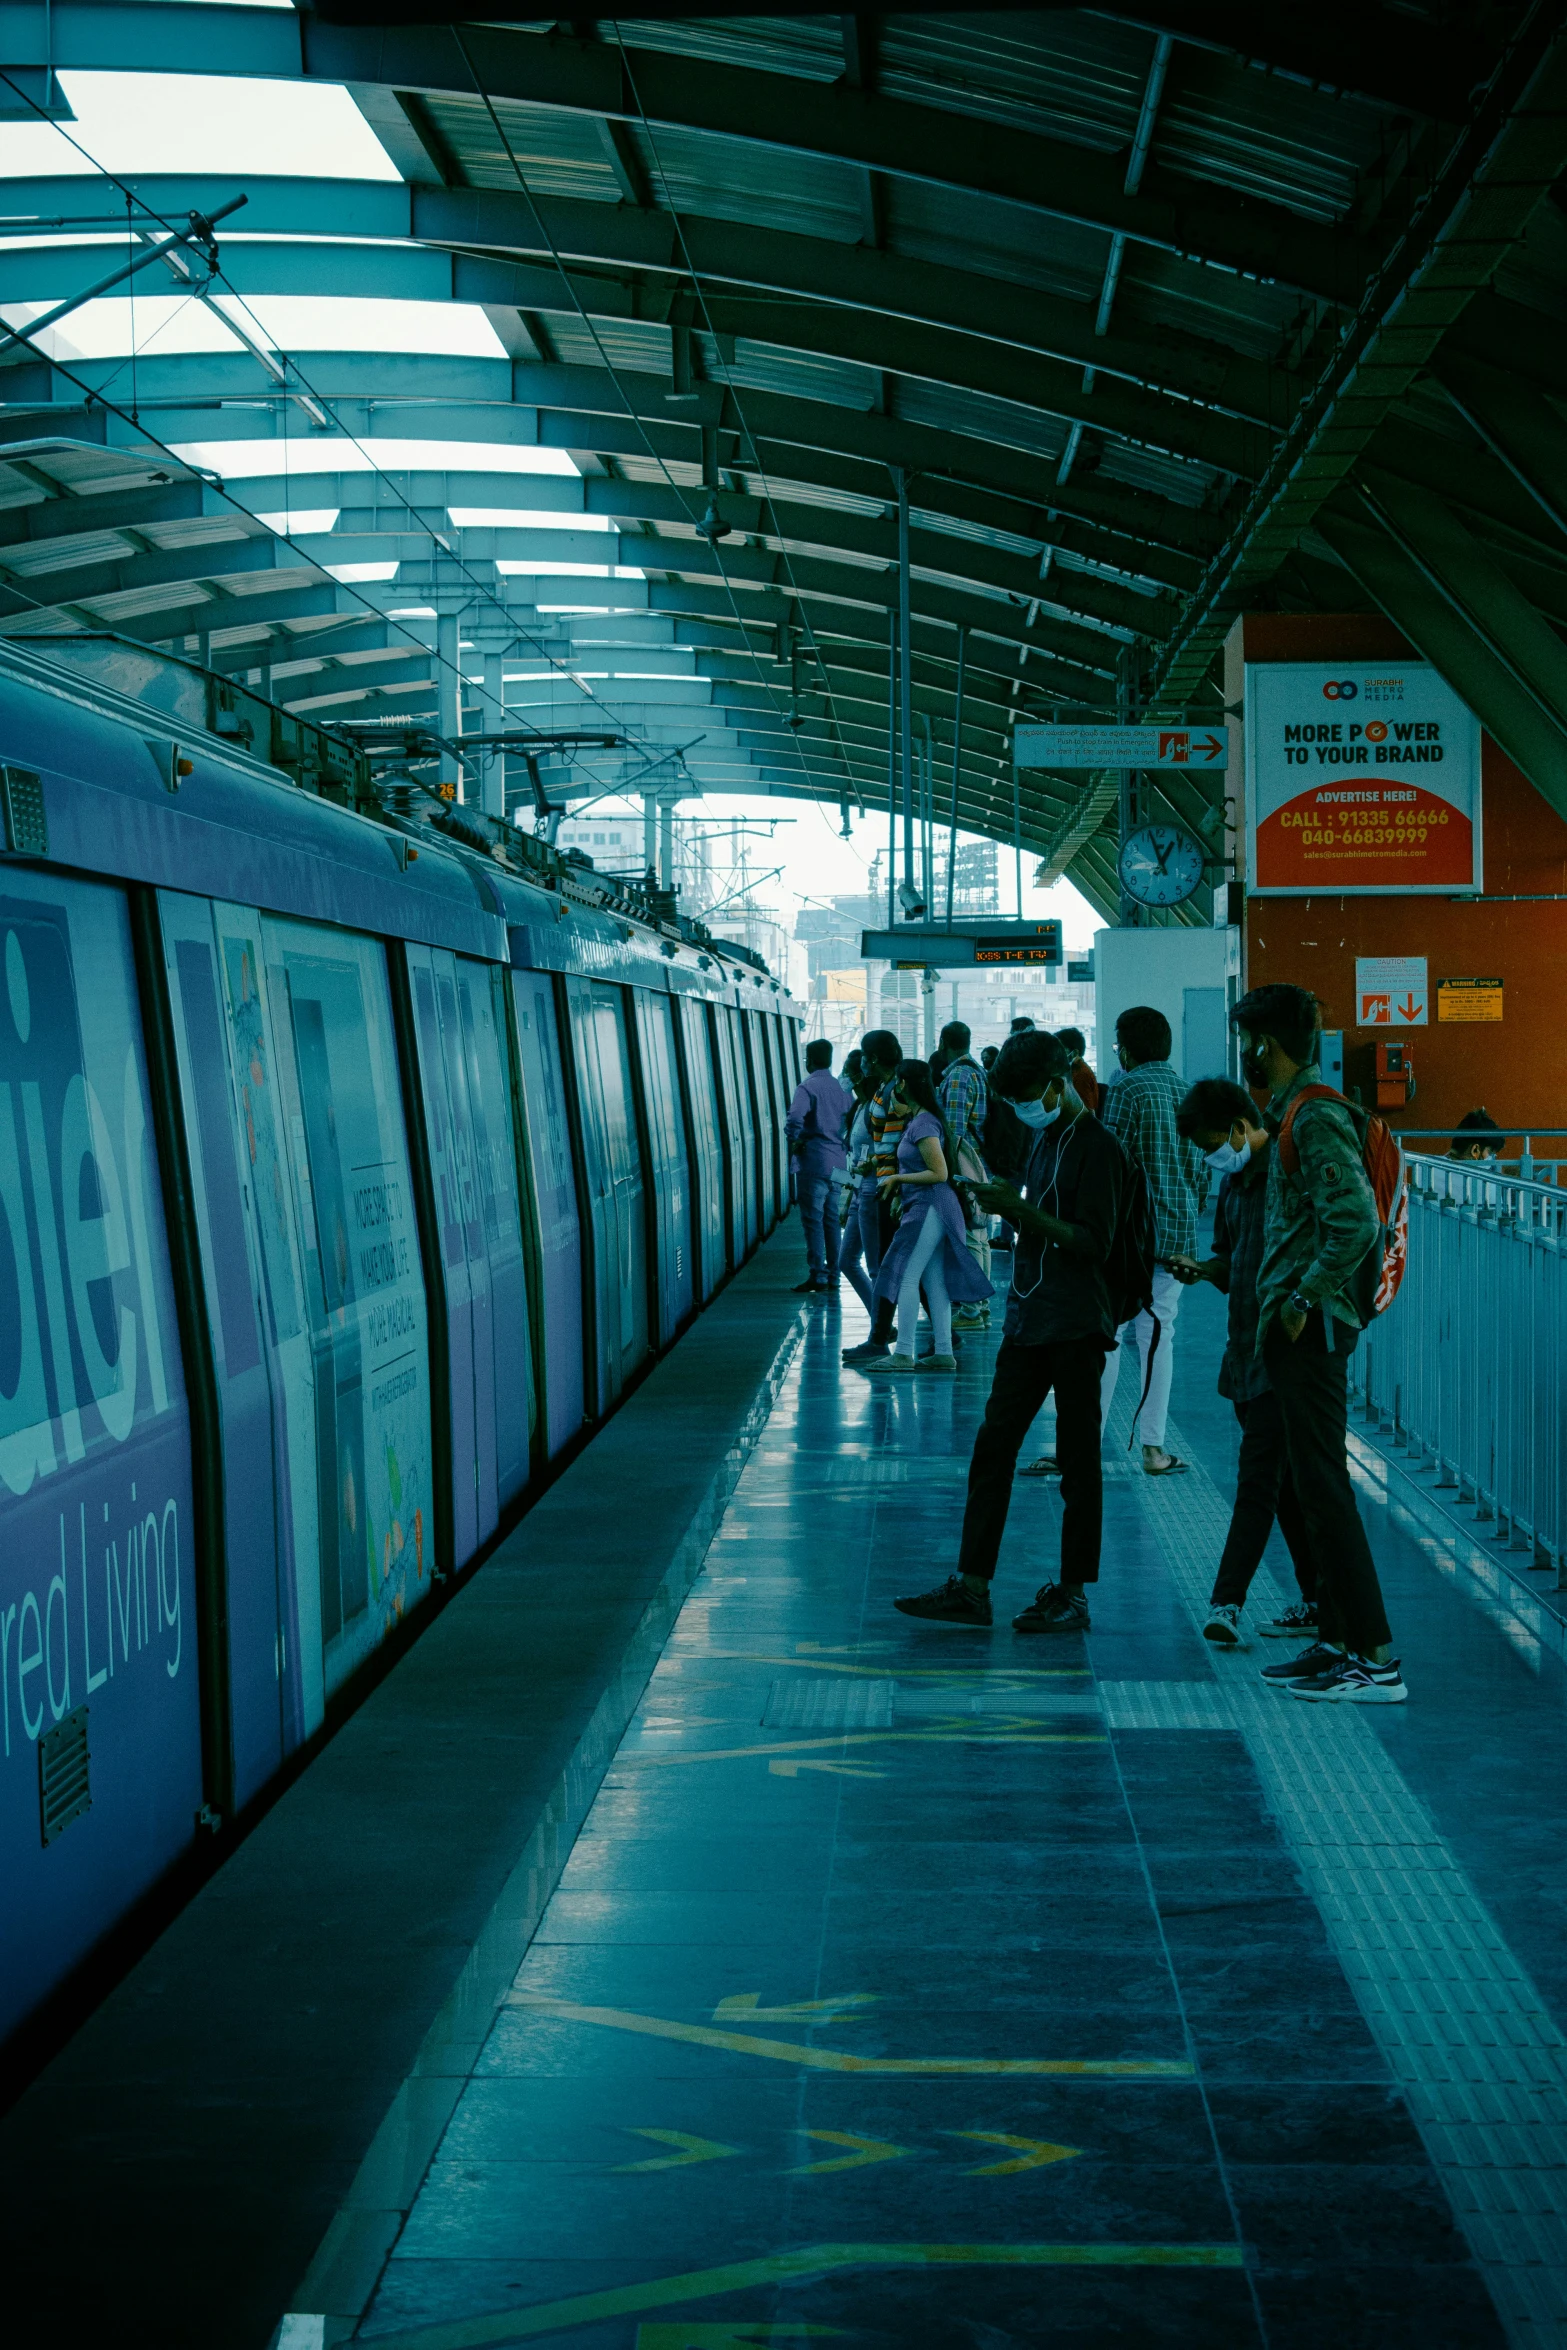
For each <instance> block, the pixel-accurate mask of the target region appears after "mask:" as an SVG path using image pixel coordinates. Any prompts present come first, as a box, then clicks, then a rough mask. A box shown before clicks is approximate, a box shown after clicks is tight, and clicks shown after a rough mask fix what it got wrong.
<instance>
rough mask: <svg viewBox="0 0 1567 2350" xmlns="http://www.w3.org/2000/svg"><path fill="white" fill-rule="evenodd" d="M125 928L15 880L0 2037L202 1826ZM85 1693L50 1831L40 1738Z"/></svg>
mask: <svg viewBox="0 0 1567 2350" xmlns="http://www.w3.org/2000/svg"><path fill="white" fill-rule="evenodd" d="M137 1002H138V989H137V983H136V972H135V965H134V960H133V956H132V950H131V933H130V921H129V915H128V911H127V907H126V904H125V900H124V898H123V896H122V895H121V893H120V892H119V891H118V890H115V889H111V888H106V887H103V886H101V885H99V884H96V883H92V882H78V881H70V880H66V879H64V878H62V877H61V876H59V875H57V874H50V873H29V872H22V871H18V870H16V869H14V868H13V869H8V870H7V872H6V873H5V875H4V877H3V883H0V1493H3V1495H4V1505H5V1532H6V1539H5V1542H4V1544H3V1546H0V1882H3V1884H4V1887H5V1892H4V1897H3V1899H0V2036H3V2034H4V2033H5V2032H6V2031H8V2030H9V2029H10V2028H11V2027H12V2026H13V2025H15V2024H16V2023H18V2022H19V2021H20V2020H21V2019H22V2017H23V2016H24V2015H26V2014H27V2012H28V2011H29V2010H30V2009H31V2008H32V2007H33V2006H34V2005H35V2004H36V2003H37V2001H38V2000H39V1999H41V1998H42V1997H43V1995H44V1994H45V1992H47V1991H48V1990H49V1988H50V1987H51V1986H52V1984H53V1983H54V1982H56V1981H57V1980H58V1979H59V1978H60V1977H61V1976H62V1975H63V1974H64V1973H65V1972H66V1971H67V1970H68V1969H69V1968H70V1967H71V1966H72V1965H73V1964H74V1963H75V1962H76V1961H77V1960H78V1959H80V1958H81V1957H83V1956H84V1955H85V1953H86V1952H87V1950H88V1949H90V1948H91V1946H92V1945H93V1944H94V1943H95V1942H96V1941H97V1940H98V1938H99V1937H100V1936H101V1935H102V1934H103V1933H104V1932H105V1930H106V1929H107V1927H108V1926H109V1925H110V1924H111V1923H112V1922H113V1921H114V1919H115V1918H116V1917H118V1916H119V1915H121V1914H122V1913H123V1911H124V1910H126V1909H127V1908H128V1907H129V1906H130V1904H131V1903H132V1902H134V1901H135V1900H136V1899H137V1898H138V1896H139V1895H140V1894H142V1893H143V1892H145V1891H146V1889H147V1888H148V1886H149V1885H151V1884H152V1883H153V1882H154V1881H155V1880H156V1879H157V1878H158V1877H159V1876H160V1875H161V1874H162V1873H163V1871H164V1870H166V1869H167V1868H168V1867H169V1866H170V1864H171V1863H172V1862H173V1861H174V1860H175V1859H176V1858H177V1857H178V1855H179V1854H180V1852H181V1851H182V1850H184V1848H185V1847H186V1846H187V1845H188V1844H189V1842H190V1837H191V1822H192V1820H193V1818H194V1816H195V1814H196V1812H197V1811H198V1810H199V1809H200V1806H201V1802H202V1775H201V1729H200V1702H199V1692H198V1685H197V1650H196V1632H195V1627H196V1588H195V1543H194V1539H193V1529H192V1524H191V1477H190V1426H189V1418H188V1413H187V1407H186V1400H185V1387H184V1380H183V1377H182V1374H181V1363H180V1354H179V1342H178V1334H177V1324H176V1320H175V1308H174V1289H173V1279H172V1274H171V1268H170V1263H169V1255H168V1248H167V1244H166V1236H165V1231H164V1222H163V1209H162V1195H161V1192H160V1188H159V1179H158V1167H157V1162H156V1159H155V1158H154V1155H153V1148H152V1140H151V1134H150V1111H149V1100H148V1090H147V1075H146V1066H145V1062H144V1058H143V1052H142V1042H141V1032H140V1026H139V1022H138V1018H137ZM83 1706H85V1707H86V1709H87V1714H88V1735H89V1741H90V1748H91V1781H90V1797H91V1801H90V1806H89V1808H87V1809H86V1810H84V1811H82V1812H81V1813H79V1814H78V1815H77V1816H76V1817H75V1818H74V1819H72V1820H71V1822H70V1823H69V1825H68V1826H66V1827H65V1828H64V1829H63V1830H62V1831H61V1832H60V1833H59V1834H58V1835H57V1836H56V1837H55V1838H54V1840H53V1841H52V1842H51V1843H50V1844H49V1845H48V1846H47V1847H45V1845H44V1841H43V1833H44V1822H43V1820H42V1818H41V1815H40V1773H39V1760H38V1755H37V1753H36V1751H35V1749H36V1747H37V1745H38V1742H39V1740H40V1739H41V1738H42V1737H44V1736H46V1735H48V1734H49V1733H50V1732H51V1731H53V1730H54V1729H55V1727H56V1725H57V1724H59V1723H61V1722H62V1721H64V1720H65V1719H66V1717H67V1716H69V1715H73V1714H74V1713H75V1712H76V1711H77V1709H78V1708H81V1707H83Z"/></svg>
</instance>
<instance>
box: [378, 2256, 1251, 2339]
mask: <svg viewBox="0 0 1567 2350" xmlns="http://www.w3.org/2000/svg"><path fill="white" fill-rule="evenodd" d="M1244 2266H1245V2255H1244V2254H1243V2253H1242V2251H1241V2248H1240V2246H1239V2245H1238V2244H810V2245H806V2246H803V2247H802V2248H801V2249H799V2250H798V2251H793V2252H771V2253H767V2254H765V2255H764V2256H763V2257H762V2258H761V2259H759V2260H737V2261H733V2262H731V2263H730V2265H729V2266H728V2267H727V2268H699V2269H691V2270H688V2271H687V2272H686V2274H685V2275H683V2276H672V2277H650V2278H649V2279H648V2280H647V2281H646V2282H645V2283H643V2284H639V2285H615V2286H612V2287H611V2288H610V2289H609V2291H608V2292H604V2293H576V2294H573V2295H572V2296H571V2298H570V2299H569V2300H565V2301H535V2302H533V2303H531V2304H525V2305H524V2306H523V2307H522V2308H519V2309H497V2310H492V2311H491V2312H490V2313H489V2314H488V2315H486V2316H484V2317H460V2318H457V2319H455V2320H451V2321H448V2322H447V2323H445V2324H442V2325H433V2326H420V2327H418V2328H417V2329H416V2330H415V2331H414V2332H413V2333H408V2334H378V2335H377V2336H376V2345H377V2350H499V2345H501V2344H502V2343H505V2342H528V2341H532V2340H534V2339H536V2337H537V2336H539V2335H540V2334H560V2333H566V2332H568V2331H569V2330H570V2329H571V2328H572V2327H573V2326H588V2325H602V2324H604V2323H605V2322H606V2321H607V2320H609V2319H611V2318H616V2317H637V2316H640V2314H641V2313H642V2311H643V2310H645V2309H669V2308H671V2307H672V2306H674V2305H675V2304H677V2303H678V2302H681V2301H709V2300H712V2299H714V2298H715V2297H716V2296H717V2295H718V2294H720V2293H754V2292H759V2291H761V2290H763V2289H764V2288H766V2287H767V2286H770V2285H803V2284H809V2283H813V2282H814V2281H816V2280H817V2279H819V2278H822V2277H829V2276H835V2275H838V2274H840V2273H841V2272H842V2271H843V2270H845V2269H855V2268H872V2269H874V2268H1243V2267H1244ZM677 2338H678V2337H677Z"/></svg>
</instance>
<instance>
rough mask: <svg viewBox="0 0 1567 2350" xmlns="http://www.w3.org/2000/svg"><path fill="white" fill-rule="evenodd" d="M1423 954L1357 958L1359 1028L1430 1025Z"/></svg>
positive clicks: (1356, 981) (1356, 984)
mask: <svg viewBox="0 0 1567 2350" xmlns="http://www.w3.org/2000/svg"><path fill="white" fill-rule="evenodd" d="M1430 1000H1431V999H1430V996H1429V994H1428V993H1427V990H1426V958H1425V956H1424V955H1357V956H1356V957H1355V1026H1356V1027H1357V1028H1428V1027H1429V1026H1430V1024H1431V1020H1430V1012H1429V1009H1428V1006H1429V1004H1430Z"/></svg>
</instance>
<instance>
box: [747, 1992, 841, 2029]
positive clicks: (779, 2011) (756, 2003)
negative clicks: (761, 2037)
mask: <svg viewBox="0 0 1567 2350" xmlns="http://www.w3.org/2000/svg"><path fill="white" fill-rule="evenodd" d="M876 2001H877V1995H876V1993H875V1992H874V1991H844V1992H841V1993H840V1994H839V1996H838V1997H837V1998H836V1999H797V2000H795V2001H794V2002H793V2004H792V2005H791V2006H788V2007H764V2006H763V2005H762V1994H761V1993H760V1991H731V1993H730V1994H729V1997H728V1998H727V1999H720V2001H719V2002H718V2005H717V2006H716V2007H715V2008H714V2010H713V2021H714V2023H715V2024H716V2023H720V2022H723V2021H726V2020H732V2021H734V2022H737V2023H738V2022H742V2021H743V2022H745V2023H748V2024H782V2023H797V2022H798V2021H799V2020H800V2018H801V2017H802V2016H804V2017H806V2018H810V2017H812V2016H815V2017H819V2018H820V2019H821V2021H822V2022H823V2023H830V2022H831V2021H832V2020H833V2019H834V2018H835V2017H836V2016H838V2015H840V2014H841V2013H842V2012H843V2011H844V2010H845V2009H846V2008H850V2007H874V2006H875V2005H876Z"/></svg>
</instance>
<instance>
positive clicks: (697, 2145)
mask: <svg viewBox="0 0 1567 2350" xmlns="http://www.w3.org/2000/svg"><path fill="white" fill-rule="evenodd" d="M631 2135H632V2137H633V2138H651V2139H652V2141H653V2143H654V2145H655V2146H674V2147H677V2148H678V2149H679V2151H678V2153H675V2154H655V2155H653V2156H652V2157H651V2158H650V2160H648V2161H647V2162H617V2163H616V2165H615V2168H616V2170H617V2171H624V2172H630V2171H643V2170H684V2169H685V2168H686V2166H687V2165H688V2164H689V2163H693V2162H722V2161H723V2159H724V2157H725V2155H728V2154H738V2153H739V2152H740V2149H739V2147H738V2146H720V2145H719V2144H718V2143H717V2141H716V2140H715V2139H712V2138H693V2137H692V2135H691V2133H690V2132H689V2130H633V2131H632V2132H631Z"/></svg>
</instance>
